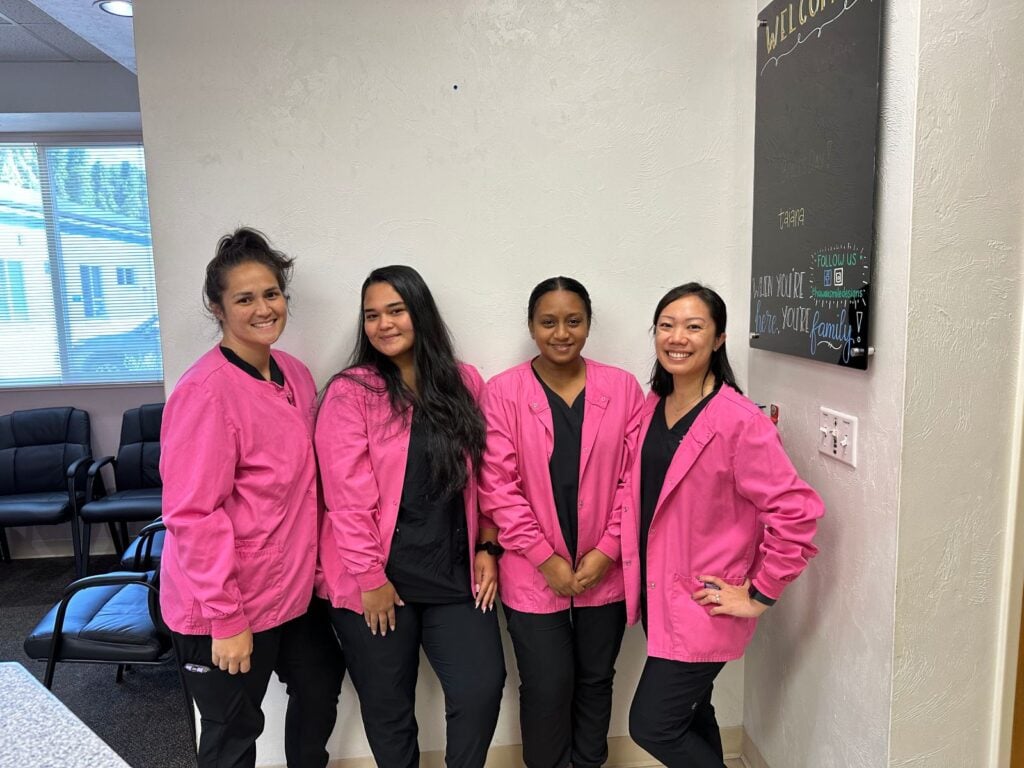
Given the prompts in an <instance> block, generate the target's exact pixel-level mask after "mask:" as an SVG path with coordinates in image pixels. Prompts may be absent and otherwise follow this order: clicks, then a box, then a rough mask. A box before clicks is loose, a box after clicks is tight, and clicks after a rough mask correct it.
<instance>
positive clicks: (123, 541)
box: [117, 522, 131, 557]
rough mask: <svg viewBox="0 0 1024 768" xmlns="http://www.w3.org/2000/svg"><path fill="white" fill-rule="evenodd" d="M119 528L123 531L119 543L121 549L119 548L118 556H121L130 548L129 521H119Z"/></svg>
mask: <svg viewBox="0 0 1024 768" xmlns="http://www.w3.org/2000/svg"><path fill="white" fill-rule="evenodd" d="M118 530H119V531H120V532H121V537H120V542H119V544H118V546H119V547H120V549H118V550H117V556H118V557H121V556H122V555H123V554H124V551H125V550H126V549H127V548H128V542H129V541H131V539H129V538H128V523H125V522H121V523H118Z"/></svg>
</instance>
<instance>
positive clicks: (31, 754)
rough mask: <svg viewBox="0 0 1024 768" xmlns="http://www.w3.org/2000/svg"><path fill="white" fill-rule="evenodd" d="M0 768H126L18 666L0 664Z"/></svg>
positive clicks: (108, 748) (12, 663)
mask: <svg viewBox="0 0 1024 768" xmlns="http://www.w3.org/2000/svg"><path fill="white" fill-rule="evenodd" d="M0 713H2V715H0V768H130V766H129V765H128V763H126V762H125V761H124V760H122V759H121V758H120V757H119V756H118V755H117V753H116V752H114V750H112V749H111V748H110V747H108V746H107V744H106V743H105V742H104V741H103V740H102V739H100V737H99V736H97V735H96V734H95V733H93V732H92V731H91V730H89V727H88V726H87V725H86V724H85V723H83V722H82V721H81V720H79V719H78V717H76V716H75V714H74V713H73V712H72V711H71V710H70V709H68V708H67V707H65V706H64V704H62V703H61V702H60V700H59V699H57V697H56V696H54V695H53V694H52V693H50V692H49V691H48V690H46V688H44V687H43V684H42V683H40V682H39V681H38V680H36V679H35V678H34V677H33V676H32V675H31V674H30V673H29V671H28V670H27V669H25V668H24V667H23V666H21V664H17V663H14V662H0Z"/></svg>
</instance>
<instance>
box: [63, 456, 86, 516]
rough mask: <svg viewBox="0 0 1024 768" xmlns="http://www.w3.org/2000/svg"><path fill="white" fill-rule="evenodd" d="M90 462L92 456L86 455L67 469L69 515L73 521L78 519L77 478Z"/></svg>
mask: <svg viewBox="0 0 1024 768" xmlns="http://www.w3.org/2000/svg"><path fill="white" fill-rule="evenodd" d="M91 461H92V456H91V455H89V454H86V455H85V456H83V457H82V458H80V459H77V460H76V461H73V462H71V465H70V466H69V467H68V471H67V478H68V501H70V502H71V513H72V518H73V519H77V517H78V492H77V489H76V486H77V485H78V480H79V478H78V476H79V475H80V474H81V471H82V468H83V467H85V466H87V465H88V464H89V462H91ZM87 485H88V484H87Z"/></svg>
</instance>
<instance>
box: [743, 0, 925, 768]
mask: <svg viewBox="0 0 1024 768" xmlns="http://www.w3.org/2000/svg"><path fill="white" fill-rule="evenodd" d="M917 6H918V2H917V0H909V1H903V2H890V3H887V4H886V6H884V13H883V35H882V39H883V51H884V53H883V58H882V72H883V88H882V102H881V114H882V117H881V122H880V138H879V144H880V146H879V153H878V178H879V183H878V194H877V200H876V230H877V233H876V248H875V262H874V267H873V270H874V273H873V275H872V285H873V288H872V292H871V297H872V302H873V307H872V329H873V333H874V338H873V340H872V343H873V345H874V347H875V350H876V352H875V356H874V357H873V358H872V359H871V361H870V363H869V370H868V371H867V372H861V371H855V370H852V369H849V368H839V367H836V366H827V365H824V364H821V363H816V362H811V361H807V360H801V359H797V358H794V357H789V356H786V355H779V354H773V353H771V352H762V351H759V350H751V352H750V382H751V392H752V394H753V396H754V397H755V398H757V399H758V400H760V401H761V402H764V401H771V402H778V403H781V404H782V420H781V422H780V424H779V427H780V430H781V433H782V437H783V440H784V442H785V444H786V448H787V449H788V450H789V453H790V456H791V457H792V458H793V461H794V463H795V464H796V466H797V469H798V470H799V471H800V473H801V474H802V475H803V476H804V477H805V478H806V479H807V480H808V481H809V482H810V483H811V484H812V485H813V486H814V487H815V488H816V489H817V490H818V492H819V493H820V494H821V496H822V498H823V499H824V500H825V505H826V508H827V512H826V516H825V518H824V520H823V521H822V523H821V526H820V528H819V536H818V544H819V547H820V550H821V554H820V556H819V557H818V558H817V559H816V560H814V561H812V563H811V565H810V567H809V568H808V570H807V571H806V572H805V573H804V575H803V576H801V578H800V579H799V580H798V581H797V583H796V584H794V585H793V587H792V588H790V589H789V590H787V592H786V594H785V596H784V599H783V600H781V601H780V602H779V604H778V605H777V606H776V607H774V608H772V609H771V611H769V614H770V616H769V617H768V620H765V621H762V623H761V626H760V628H759V629H758V634H757V636H756V637H755V638H754V642H753V644H752V646H751V648H750V649H749V650H748V652H747V661H746V675H745V681H744V682H745V685H744V692H745V696H744V716H743V722H744V727H745V728H746V730H747V733H748V735H749V736H750V737H751V739H752V740H753V741H754V743H755V744H756V745H757V746H758V748H759V750H760V752H761V754H762V755H763V756H764V758H765V759H766V760H767V762H768V764H769V765H771V766H773V768H879V767H880V766H884V765H886V764H887V760H888V757H887V755H888V739H889V720H890V706H891V705H890V691H891V677H892V638H893V632H894V622H895V617H894V610H893V609H894V597H893V586H894V583H895V578H896V577H895V573H896V558H897V549H896V545H897V542H896V539H897V524H898V517H897V511H898V509H897V498H898V494H899V487H900V468H899V467H900V448H901V442H902V420H903V413H902V411H903V400H904V395H903V389H904V379H905V365H906V350H905V347H906V333H907V330H906V329H907V289H908V282H907V281H908V269H909V266H908V263H907V253H908V251H909V250H910V243H911V222H910V205H911V201H912V197H913V190H912V175H913V168H914V125H915V117H916V115H915V95H916V92H917V78H916V71H917V56H916V51H917V26H918V8H917ZM822 405H825V406H829V407H831V408H834V409H836V410H839V411H842V412H844V413H848V414H851V415H853V416H857V417H859V428H860V432H859V445H858V448H857V455H858V466H857V468H856V469H852V468H850V467H848V466H846V465H844V464H840V463H838V462H836V461H834V460H832V459H829V458H826V457H825V456H823V455H822V454H820V453H818V452H817V448H816V445H817V434H818V407H819V406H822ZM936 768H938V766H936Z"/></svg>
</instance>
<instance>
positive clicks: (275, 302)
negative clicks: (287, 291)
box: [212, 261, 288, 358]
mask: <svg viewBox="0 0 1024 768" xmlns="http://www.w3.org/2000/svg"><path fill="white" fill-rule="evenodd" d="M212 308H213V313H214V315H215V316H216V317H217V320H219V321H220V326H221V331H222V332H223V334H224V338H223V341H222V343H223V344H224V346H225V347H228V348H230V349H232V350H234V351H235V352H236V353H237V354H239V355H241V356H242V357H243V358H245V357H246V353H254V354H255V355H257V356H259V355H263V354H266V352H267V349H268V348H269V347H270V345H271V344H273V343H274V342H275V341H277V340H278V338H279V337H280V336H281V333H282V331H284V326H285V323H286V322H287V321H288V300H287V299H286V298H285V295H284V291H282V290H281V286H280V285H279V284H278V282H277V277H275V276H274V273H273V272H271V271H270V269H269V268H267V267H266V266H264V265H263V264H260V263H259V262H255V261H246V262H243V263H241V264H239V265H238V266H237V267H233V268H232V269H231V270H229V271H228V273H227V275H226V278H225V281H224V292H223V293H222V294H221V303H220V304H214V305H213V307H212Z"/></svg>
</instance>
